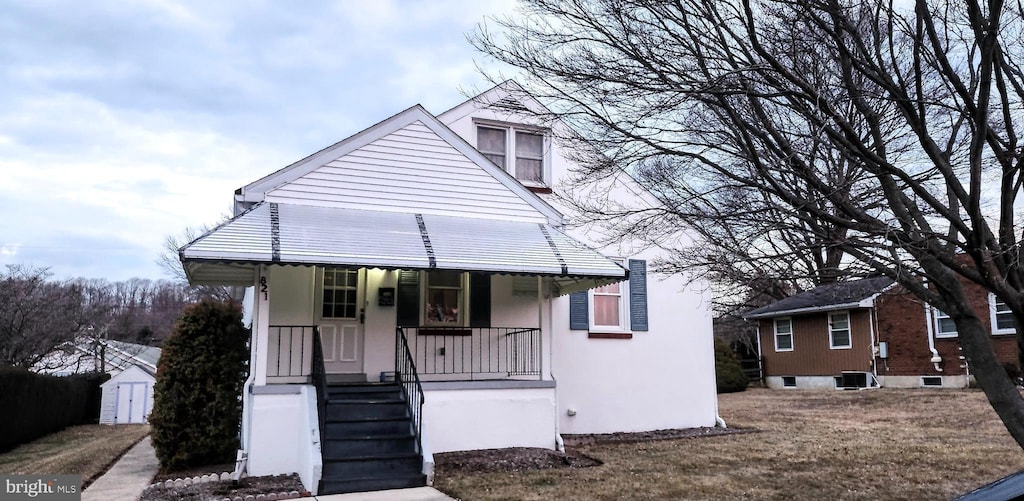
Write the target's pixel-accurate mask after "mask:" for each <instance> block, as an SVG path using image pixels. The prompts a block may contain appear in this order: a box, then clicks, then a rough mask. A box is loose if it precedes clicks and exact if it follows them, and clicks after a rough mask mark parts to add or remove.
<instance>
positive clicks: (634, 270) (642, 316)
mask: <svg viewBox="0 0 1024 501" xmlns="http://www.w3.org/2000/svg"><path fill="white" fill-rule="evenodd" d="M629 328H630V330H634V331H646V330H647V261H644V260H643V259H630V260H629Z"/></svg>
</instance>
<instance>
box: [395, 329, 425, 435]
mask: <svg viewBox="0 0 1024 501" xmlns="http://www.w3.org/2000/svg"><path fill="white" fill-rule="evenodd" d="M395 382H397V383H398V384H399V385H401V387H402V394H403V395H404V397H405V402H406V404H407V405H408V406H409V415H410V416H412V423H413V427H414V428H415V430H416V452H419V453H422V452H423V443H422V440H421V438H420V437H421V436H422V431H423V423H422V417H423V401H424V398H423V385H422V384H420V377H419V374H417V372H416V362H415V361H414V360H413V356H412V352H411V351H409V341H408V339H406V337H405V333H404V332H402V328H401V327H399V328H397V329H395Z"/></svg>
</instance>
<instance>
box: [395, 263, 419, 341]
mask: <svg viewBox="0 0 1024 501" xmlns="http://www.w3.org/2000/svg"><path fill="white" fill-rule="evenodd" d="M397 296H398V297H397V298H396V299H397V301H396V303H398V304H397V306H396V308H397V314H398V318H397V319H396V320H397V324H398V326H399V327H418V326H419V324H420V272H418V271H407V270H403V271H400V272H398V294H397Z"/></svg>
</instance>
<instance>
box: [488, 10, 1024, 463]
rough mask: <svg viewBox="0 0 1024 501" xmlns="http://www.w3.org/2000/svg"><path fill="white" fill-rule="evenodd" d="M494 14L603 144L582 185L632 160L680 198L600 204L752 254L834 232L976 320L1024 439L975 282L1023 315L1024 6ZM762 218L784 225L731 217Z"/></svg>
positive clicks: (581, 125) (514, 47)
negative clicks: (974, 293) (977, 305)
mask: <svg viewBox="0 0 1024 501" xmlns="http://www.w3.org/2000/svg"><path fill="white" fill-rule="evenodd" d="M494 23H495V24H496V25H497V26H498V27H499V29H497V30H492V29H489V28H488V27H487V26H483V27H481V29H480V31H479V32H478V33H477V36H476V37H475V43H476V44H477V46H478V47H479V48H480V49H482V50H483V51H485V52H487V53H488V54H490V55H492V56H493V57H495V58H496V59H498V60H499V61H502V62H505V63H508V64H510V65H512V66H515V67H518V68H520V69H521V70H523V72H524V73H525V74H526V75H527V78H526V81H525V82H524V83H525V84H526V87H527V88H528V89H529V90H530V91H531V92H532V93H534V94H535V95H537V96H538V97H540V98H541V99H545V100H547V101H548V102H549V103H552V109H553V110H554V111H555V113H556V115H557V116H558V117H559V118H561V119H562V120H565V121H566V122H568V123H569V124H570V125H572V126H574V127H573V128H574V129H575V130H576V131H579V132H580V135H581V139H585V140H587V141H589V142H591V143H592V144H595V145H596V147H597V149H598V152H599V153H601V155H593V154H590V151H591V150H587V149H585V148H583V147H582V146H580V145H577V146H580V147H579V148H576V151H580V152H582V153H581V155H580V160H581V161H582V163H583V165H584V168H583V171H581V172H580V173H578V174H579V176H578V179H579V180H580V181H581V182H587V181H588V180H592V179H595V178H602V177H605V176H608V175H610V173H611V172H612V171H614V170H616V169H618V168H621V167H625V168H626V169H628V170H629V171H630V172H631V173H633V174H634V175H635V176H637V177H638V178H639V179H640V180H641V181H642V182H646V183H647V185H648V186H649V187H650V188H651V189H652V191H653V192H654V193H656V194H659V196H660V197H662V199H663V200H664V201H665V204H664V207H662V208H659V209H656V210H623V211H621V212H622V213H621V214H611V215H610V214H608V212H607V211H605V212H603V213H601V212H599V213H598V217H600V218H603V219H604V220H605V221H609V222H610V221H614V220H615V219H617V218H618V219H620V220H624V221H626V223H627V224H626V225H625V226H620V227H619V228H620V230H621V231H638V230H639V231H642V232H644V233H645V234H647V235H648V236H649V237H650V238H651V239H652V240H654V241H657V240H658V237H659V236H660V234H659V232H658V231H653V232H652V231H649V230H650V229H652V228H653V229H658V228H664V229H675V230H678V229H679V228H687V229H689V230H690V231H695V232H696V234H697V235H698V236H700V237H703V238H704V240H703V241H698V244H701V245H714V242H713V241H711V240H715V239H722V240H724V241H726V242H727V244H726V245H727V246H728V247H732V246H736V247H738V248H736V249H728V254H726V255H723V256H722V257H721V259H737V260H743V261H745V262H746V263H751V266H754V265H756V264H758V263H765V262H771V261H775V260H789V261H796V260H797V259H798V258H795V257H794V254H793V251H794V249H800V248H809V249H816V248H817V247H818V246H821V247H822V249H823V250H834V251H835V252H841V253H842V256H845V257H844V258H843V259H842V260H840V265H841V266H839V268H846V267H848V266H850V265H856V267H859V268H860V269H861V270H863V271H871V272H875V273H881V274H884V275H887V276H890V277H892V278H894V279H895V280H897V281H898V282H899V283H900V284H902V285H903V286H904V287H906V288H907V289H908V290H910V291H912V292H913V293H914V294H915V295H917V296H918V297H920V298H921V299H923V300H924V301H926V302H928V303H929V304H931V305H933V306H935V307H937V308H939V309H941V310H942V311H944V312H946V313H947V314H949V315H950V317H951V318H952V319H953V320H954V321H955V322H956V325H957V330H958V332H959V340H960V344H961V346H962V347H963V350H964V354H965V356H966V357H967V360H968V362H969V363H970V364H971V366H972V367H973V369H974V374H975V377H976V378H977V381H978V383H979V384H980V386H981V387H982V388H983V389H984V390H985V393H986V395H987V396H988V398H989V401H990V402H991V404H992V406H993V408H994V409H995V410H996V412H997V414H998V415H999V416H1000V418H1001V419H1002V421H1003V423H1004V424H1005V425H1006V427H1007V429H1008V430H1009V431H1010V434H1011V435H1012V436H1013V437H1014V439H1015V440H1016V441H1017V443H1018V444H1020V445H1021V446H1022V447H1024V399H1022V398H1021V395H1020V393H1019V391H1018V390H1017V388H1016V387H1015V385H1014V384H1013V382H1012V381H1011V380H1010V378H1009V377H1008V376H1007V375H1006V373H1005V371H1004V370H1003V368H1002V367H1001V366H1000V364H999V363H998V362H997V360H996V357H995V353H994V350H993V348H992V342H991V339H990V336H989V333H988V332H986V330H985V329H984V328H983V325H984V324H983V323H982V320H981V317H982V316H985V315H988V312H987V311H983V312H979V311H975V310H974V309H973V308H972V307H971V305H970V302H969V301H967V298H966V296H965V292H964V284H965V283H966V282H973V283H977V284H980V285H982V286H984V287H986V288H988V289H989V290H991V291H992V292H993V293H995V294H996V295H997V296H998V297H999V298H1000V299H1002V300H1003V301H1005V302H1006V304H1007V305H1008V306H1009V308H1010V309H1011V310H1012V311H1013V313H1014V315H1015V316H1016V318H1017V320H1018V321H1017V323H1018V325H1022V326H1024V322H1022V320H1024V276H1022V272H1021V267H1020V262H1019V259H1020V254H1019V252H1018V248H1017V245H1018V236H1017V231H1019V229H1018V228H1017V225H1016V222H1015V203H1016V198H1017V195H1018V193H1020V190H1021V184H1022V175H1021V174H1022V172H1021V165H1022V161H1024V150H1022V148H1021V144H1020V139H1019V136H1020V130H1019V129H1020V123H1021V120H1022V119H1024V117H1022V116H1021V114H1022V104H1024V99H1022V96H1024V72H1022V68H1021V67H1020V65H1019V62H1020V61H1024V43H1022V40H1021V36H1022V33H1024V6H1022V5H1021V4H1020V3H1014V4H1010V3H1004V2H1002V1H1001V0H988V1H985V2H982V1H966V2H957V3H945V2H928V1H926V0H918V1H917V2H915V3H914V4H913V5H912V6H910V8H907V9H902V8H899V7H897V6H895V5H894V3H893V2H887V1H882V0H868V1H866V2H865V1H857V2H853V1H843V0H808V1H802V2H791V1H784V0H779V1H772V0H763V1H758V0H732V1H728V0H727V1H722V2H704V1H697V0H677V1H675V2H640V1H631V0H598V1H594V2H584V1H582V0H533V1H529V2H528V5H527V7H526V8H525V10H524V12H523V13H522V15H521V16H518V17H515V18H504V19H496V20H494ZM563 140H565V141H567V142H569V143H570V146H573V145H574V144H573V143H574V141H576V139H575V138H573V137H567V138H563ZM836 167H841V168H839V169H837V168H836ZM650 173H653V174H654V175H650ZM576 191H582V190H576ZM669 195H671V196H669ZM706 212H710V213H711V214H712V216H713V218H712V219H714V218H717V219H718V221H719V222H720V224H718V225H717V226H716V227H714V230H713V231H708V232H704V231H703V229H702V227H701V225H702V224H704V223H707V222H708V221H709V218H707V217H705V216H704V213H706ZM610 216H616V217H610ZM620 216H621V218H620ZM756 218H763V219H764V220H767V221H770V222H771V226H773V228H772V231H768V232H760V233H758V232H757V231H756V228H757V227H756V226H754V227H753V228H755V230H754V231H751V229H750V228H749V227H744V226H743V225H742V224H739V225H737V226H735V227H733V226H732V225H731V224H730V222H731V221H738V222H741V223H742V222H743V221H750V220H751V219H756ZM661 231H667V230H661ZM729 231H735V232H737V235H736V236H735V238H733V237H732V236H731V235H728V232H729ZM723 232H725V233H726V235H725V236H724V237H723V235H722V233H723ZM685 251H686V250H685V249H683V252H685ZM711 258H715V259H718V257H717V256H714V255H712V256H710V258H709V259H704V260H705V261H708V263H707V266H706V269H708V270H711V271H714V266H713V261H714V259H711ZM697 261H699V259H698V260H697ZM835 264H836V263H835V262H832V263H830V264H829V266H827V267H826V268H825V269H826V271H830V272H831V270H832V266H833V265H835ZM769 273H770V271H769ZM769 278H770V277H769ZM1017 336H1018V341H1020V340H1021V339H1024V329H1020V328H1019V329H1017Z"/></svg>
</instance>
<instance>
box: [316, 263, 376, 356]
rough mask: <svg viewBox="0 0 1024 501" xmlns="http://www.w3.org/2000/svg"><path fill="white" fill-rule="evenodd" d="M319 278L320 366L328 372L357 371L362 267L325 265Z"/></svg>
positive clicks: (362, 313) (360, 353) (360, 350)
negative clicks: (357, 268)
mask: <svg viewBox="0 0 1024 501" xmlns="http://www.w3.org/2000/svg"><path fill="white" fill-rule="evenodd" d="M319 278H320V280H319V282H320V284H319V294H318V302H319V304H320V319H319V320H320V321H319V327H320V340H321V341H322V343H323V345H322V346H323V352H324V368H325V369H326V370H327V373H328V374H361V373H362V372H363V320H364V317H365V309H364V308H365V306H366V305H365V304H364V301H365V300H364V297H365V285H364V282H365V281H366V270H345V269H335V268H327V269H324V270H323V271H322V273H320V276H319Z"/></svg>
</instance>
